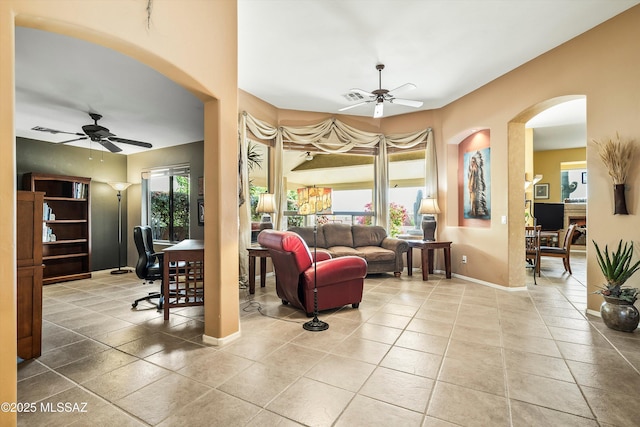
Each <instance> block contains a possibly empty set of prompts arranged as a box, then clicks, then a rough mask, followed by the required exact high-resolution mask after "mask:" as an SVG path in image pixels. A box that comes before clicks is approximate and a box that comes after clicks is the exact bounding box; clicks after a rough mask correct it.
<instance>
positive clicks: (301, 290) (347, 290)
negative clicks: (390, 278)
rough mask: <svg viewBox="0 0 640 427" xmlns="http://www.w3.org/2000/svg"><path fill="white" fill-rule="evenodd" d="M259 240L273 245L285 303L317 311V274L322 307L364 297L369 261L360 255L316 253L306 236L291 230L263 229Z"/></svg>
mask: <svg viewBox="0 0 640 427" xmlns="http://www.w3.org/2000/svg"><path fill="white" fill-rule="evenodd" d="M258 243H260V245H262V246H263V247H265V248H268V249H269V254H270V255H271V260H272V261H273V266H274V269H275V274H276V292H277V294H278V297H279V298H280V299H281V300H282V303H283V304H285V305H286V304H288V303H291V305H293V306H295V307H298V308H300V309H302V310H304V311H305V313H307V315H308V316H311V315H312V313H313V288H314V283H315V282H314V277H315V278H316V280H317V285H318V286H317V287H318V311H321V310H328V309H331V308H336V307H342V306H343V305H347V304H351V305H352V307H353V308H358V306H359V305H360V301H362V289H363V287H364V277H365V276H366V275H367V262H366V261H365V260H364V259H362V258H360V257H357V256H344V257H340V258H333V259H332V258H331V255H329V254H328V253H327V252H325V251H317V262H316V267H317V268H316V269H315V270H314V264H313V256H312V253H311V252H310V251H309V247H308V246H307V244H306V243H305V242H304V240H302V238H301V237H300V236H299V235H298V234H296V233H293V232H290V231H278V230H263V231H262V232H260V234H259V235H258Z"/></svg>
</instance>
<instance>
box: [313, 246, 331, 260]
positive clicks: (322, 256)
mask: <svg viewBox="0 0 640 427" xmlns="http://www.w3.org/2000/svg"><path fill="white" fill-rule="evenodd" d="M314 252H315V254H314ZM311 258H312V259H313V260H314V261H315V262H320V261H326V260H328V259H331V258H332V257H331V254H330V253H329V251H325V250H324V249H316V250H315V251H311Z"/></svg>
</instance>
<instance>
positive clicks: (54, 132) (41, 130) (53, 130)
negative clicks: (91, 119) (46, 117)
mask: <svg viewBox="0 0 640 427" xmlns="http://www.w3.org/2000/svg"><path fill="white" fill-rule="evenodd" d="M31 130H37V131H38V132H48V133H52V134H54V135H56V134H58V133H66V134H68V135H78V136H84V133H79V132H65V131H63V130H56V129H51V128H46V127H43V126H34V127H32V128H31Z"/></svg>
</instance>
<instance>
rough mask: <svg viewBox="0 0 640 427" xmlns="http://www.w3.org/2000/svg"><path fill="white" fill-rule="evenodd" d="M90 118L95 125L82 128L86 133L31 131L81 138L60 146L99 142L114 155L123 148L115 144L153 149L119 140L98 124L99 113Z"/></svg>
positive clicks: (49, 130) (91, 114)
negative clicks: (73, 143)
mask: <svg viewBox="0 0 640 427" xmlns="http://www.w3.org/2000/svg"><path fill="white" fill-rule="evenodd" d="M89 117H91V119H92V120H93V124H92V125H91V124H90V125H84V126H82V131H83V132H84V133H80V132H66V131H62V130H56V129H50V128H46V127H43V126H34V127H33V128H31V129H32V130H35V131H39V132H47V133H51V134H54V135H56V134H59V133H66V134H68V135H76V136H78V137H79V138H74V139H70V140H68V141H60V142H58V144H66V143H68V142H74V141H81V140H84V139H90V140H91V141H93V142H97V143H98V144H100V145H102V146H103V147H104V148H106V149H107V150H109V151H110V152H112V153H119V152H120V151H122V148H120V147H118V146H117V145H115V144H114V142H118V143H121V144H129V145H135V146H136V147H142V148H152V147H153V145H151V144H149V143H148V142H142V141H135V140H133V139H126V138H117V137H116V135H115V134H113V133H111V132H110V131H109V129H107V128H106V127H104V126H100V125H99V124H98V120H100V119H101V118H102V115H100V114H98V113H89Z"/></svg>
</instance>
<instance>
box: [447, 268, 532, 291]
mask: <svg viewBox="0 0 640 427" xmlns="http://www.w3.org/2000/svg"><path fill="white" fill-rule="evenodd" d="M442 273H444V272H442ZM451 276H452V277H455V278H457V279H463V280H466V281H468V282H473V283H477V284H478V285H482V286H488V287H490V288H494V289H500V290H501V291H508V292H521V291H526V290H527V287H526V286H518V287H513V288H511V287H506V286H502V285H497V284H495V283H491V282H485V281H484V280H479V279H475V278H473V277H467V276H463V275H461V274H455V273H454V274H452V275H451Z"/></svg>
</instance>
